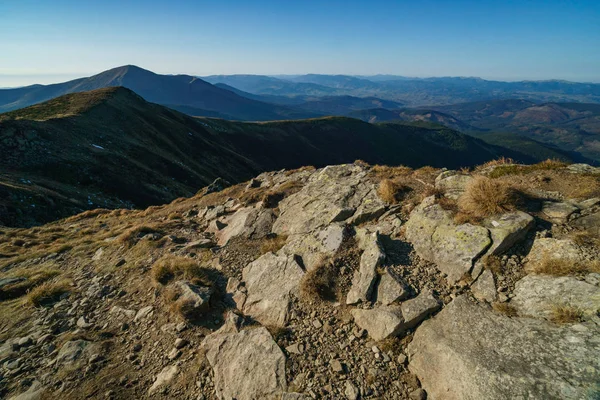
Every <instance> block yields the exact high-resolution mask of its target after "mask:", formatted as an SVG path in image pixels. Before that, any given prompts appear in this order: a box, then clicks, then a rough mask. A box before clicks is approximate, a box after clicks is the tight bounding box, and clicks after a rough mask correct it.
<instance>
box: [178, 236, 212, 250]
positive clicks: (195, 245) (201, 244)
mask: <svg viewBox="0 0 600 400" xmlns="http://www.w3.org/2000/svg"><path fill="white" fill-rule="evenodd" d="M211 247H215V242H213V241H212V240H210V239H205V238H203V239H198V240H194V241H193V242H190V243H188V244H187V245H186V246H185V248H186V249H187V250H193V249H209V248H211Z"/></svg>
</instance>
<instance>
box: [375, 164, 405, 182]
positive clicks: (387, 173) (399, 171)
mask: <svg viewBox="0 0 600 400" xmlns="http://www.w3.org/2000/svg"><path fill="white" fill-rule="evenodd" d="M367 166H368V164H367ZM370 172H371V174H373V175H374V176H375V178H377V179H394V178H398V177H406V176H409V175H410V174H412V172H413V170H412V168H409V167H405V166H404V165H398V166H395V167H392V166H389V165H374V166H373V167H371V170H370Z"/></svg>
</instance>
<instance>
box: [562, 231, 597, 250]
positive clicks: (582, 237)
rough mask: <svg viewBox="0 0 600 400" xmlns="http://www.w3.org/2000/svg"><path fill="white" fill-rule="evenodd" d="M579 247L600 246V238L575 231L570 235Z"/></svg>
mask: <svg viewBox="0 0 600 400" xmlns="http://www.w3.org/2000/svg"><path fill="white" fill-rule="evenodd" d="M569 236H570V237H571V239H572V240H573V241H574V242H575V243H576V244H578V245H579V246H600V237H598V236H597V235H595V234H593V233H591V232H588V231H576V232H572V233H571V234H570V235H569Z"/></svg>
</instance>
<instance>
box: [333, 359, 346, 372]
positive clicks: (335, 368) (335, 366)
mask: <svg viewBox="0 0 600 400" xmlns="http://www.w3.org/2000/svg"><path fill="white" fill-rule="evenodd" d="M331 369H332V370H333V372H335V373H337V374H343V373H344V364H342V363H341V362H339V360H333V361H332V362H331Z"/></svg>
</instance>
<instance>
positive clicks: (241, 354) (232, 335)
mask: <svg viewBox="0 0 600 400" xmlns="http://www.w3.org/2000/svg"><path fill="white" fill-rule="evenodd" d="M203 347H204V349H205V350H206V358H207V360H208V362H209V364H210V365H211V367H212V369H213V373H214V385H215V395H216V396H217V398H218V399H237V400H252V399H264V398H270V397H274V396H281V395H282V394H283V393H284V392H286V386H287V385H286V379H285V356H284V354H283V352H282V351H281V349H280V348H279V346H277V343H275V342H274V341H273V339H272V338H271V335H270V334H269V331H267V329H266V328H263V327H258V328H248V329H245V330H239V328H238V327H237V323H236V322H235V318H233V317H231V318H230V317H227V322H226V324H225V325H224V326H223V327H222V328H221V329H220V330H218V331H217V332H215V333H213V334H211V335H209V336H207V337H206V339H204V342H203Z"/></svg>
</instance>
